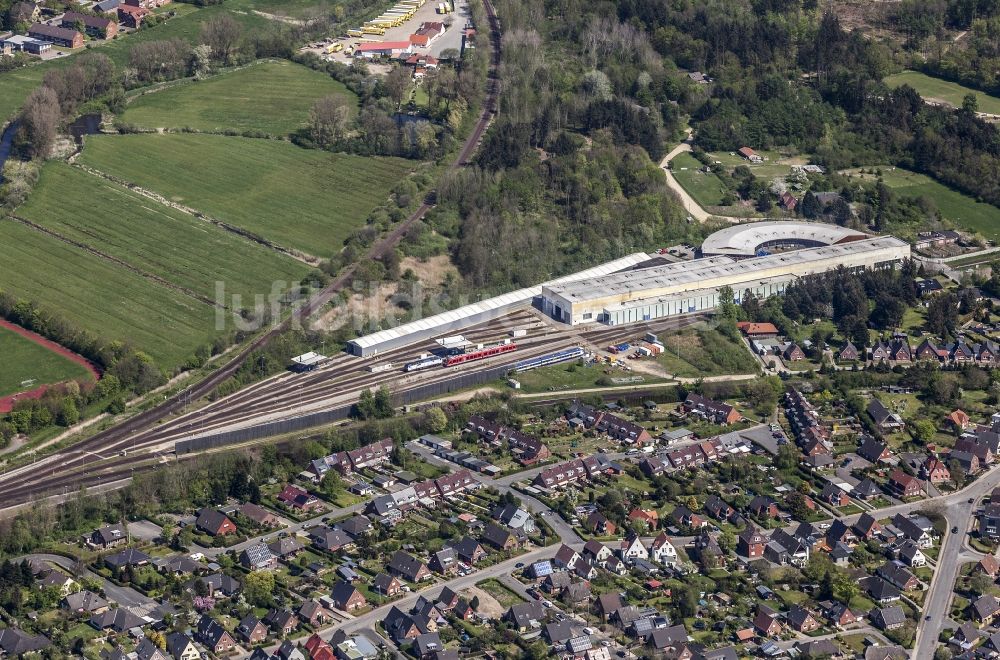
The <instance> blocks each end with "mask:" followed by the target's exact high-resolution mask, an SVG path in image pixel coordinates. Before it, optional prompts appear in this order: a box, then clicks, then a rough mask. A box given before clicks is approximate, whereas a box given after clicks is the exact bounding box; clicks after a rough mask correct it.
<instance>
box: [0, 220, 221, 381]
mask: <svg viewBox="0 0 1000 660" xmlns="http://www.w3.org/2000/svg"><path fill="white" fill-rule="evenodd" d="M0 263H2V264H3V269H2V270H0V289H3V290H5V291H8V292H10V293H12V294H14V295H16V296H18V297H19V298H25V299H28V300H32V301H35V302H37V303H39V304H40V305H41V306H42V307H43V308H44V309H46V310H50V311H52V312H54V313H56V314H57V315H58V316H61V317H64V318H67V319H70V320H71V321H72V322H73V323H74V324H75V325H77V326H79V327H80V328H83V329H84V330H88V331H89V332H91V333H92V334H94V335H96V336H99V337H104V338H107V339H108V340H121V341H125V342H128V343H130V344H132V345H133V346H136V347H137V348H139V349H141V350H144V351H146V352H148V353H149V354H150V355H152V356H153V357H154V358H155V359H156V360H157V362H158V363H159V364H160V365H161V366H164V367H167V368H170V367H173V366H176V365H178V364H180V363H182V362H184V361H185V360H186V359H187V358H188V357H189V356H190V355H191V354H192V352H193V351H194V349H195V348H196V347H198V346H199V345H202V344H205V343H207V342H209V341H210V340H211V339H212V338H213V337H214V336H215V334H216V333H215V309H214V307H212V306H211V305H207V304H205V303H202V302H199V301H197V300H195V299H194V298H192V297H191V296H187V295H184V294H183V293H180V292H178V291H175V290H172V289H169V288H167V287H165V286H162V285H159V284H156V283H154V282H152V281H150V280H149V279H147V278H144V277H142V276H140V275H137V274H135V273H132V272H130V271H128V270H127V269H125V268H123V267H121V266H118V265H115V264H113V263H110V262H108V261H106V260H104V259H101V258H100V257H97V256H94V255H91V254H88V253H86V252H84V251H83V250H80V249H79V248H76V247H73V246H71V245H67V244H66V243H63V242H62V241H60V240H58V239H56V238H53V237H51V236H47V235H45V234H43V233H41V232H39V231H37V230H34V229H31V228H29V227H26V226H24V225H22V224H21V223H18V222H15V221H13V220H3V221H0Z"/></svg>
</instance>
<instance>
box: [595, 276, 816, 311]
mask: <svg viewBox="0 0 1000 660" xmlns="http://www.w3.org/2000/svg"><path fill="white" fill-rule="evenodd" d="M797 279H799V276H798V275H776V276H774V277H764V278H761V279H758V280H748V281H747V282H744V283H741V284H740V290H741V291H743V290H745V289H756V288H757V287H761V286H764V285H765V284H782V283H787V282H793V281H795V280H797ZM717 291H718V289H717V288H714V287H713V288H709V289H700V288H699V289H686V290H684V291H678V292H677V293H670V294H667V295H663V296H651V297H649V298H634V299H632V300H626V301H623V302H620V303H614V304H611V305H606V306H605V307H604V309H605V311H608V312H617V311H621V310H625V309H633V308H640V307H648V306H650V305H656V304H662V303H669V302H671V301H674V300H685V299H689V298H697V297H699V296H709V295H712V294H714V293H716V292H717Z"/></svg>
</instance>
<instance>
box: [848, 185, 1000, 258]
mask: <svg viewBox="0 0 1000 660" xmlns="http://www.w3.org/2000/svg"><path fill="white" fill-rule="evenodd" d="M866 169H869V170H871V169H872V168H870V167H869V168H866ZM881 171H882V180H883V181H884V182H885V185H887V186H889V187H890V188H892V189H893V190H894V191H896V192H897V193H899V194H900V195H905V196H907V197H918V196H921V195H925V196H927V197H929V198H931V199H933V200H934V203H935V204H937V207H938V209H939V210H940V211H941V215H942V216H943V217H944V218H945V219H946V220H950V221H951V222H952V223H954V224H955V225H956V226H957V227H958V228H960V229H969V230H974V231H978V232H979V233H981V234H982V235H983V236H985V237H987V238H991V239H994V240H996V239H1000V208H997V207H995V206H993V205H992V204H986V203H984V202H977V201H976V200H974V199H972V198H971V197H968V196H967V195H963V194H962V193H960V192H957V191H955V190H952V189H951V188H949V187H948V186H945V185H943V184H940V183H938V182H937V181H935V180H934V179H932V178H930V177H928V176H925V175H923V174H917V173H916V172H911V171H909V170H904V169H902V168H899V167H883V168H882V170H881ZM851 173H852V174H853V175H854V176H862V177H864V178H867V179H874V178H876V175H874V174H863V175H861V174H858V173H857V171H856V170H852V171H851Z"/></svg>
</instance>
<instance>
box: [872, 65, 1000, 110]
mask: <svg viewBox="0 0 1000 660" xmlns="http://www.w3.org/2000/svg"><path fill="white" fill-rule="evenodd" d="M885 84H886V85H888V86H889V87H892V88H893V89H895V88H896V87H899V86H901V85H909V86H910V87H912V88H913V89H915V90H917V92H919V94H920V96H922V97H924V98H925V99H935V100H937V101H944V102H945V103H947V104H949V105H953V106H955V107H956V108H960V107H962V100H963V99H964V98H965V95H966V94H975V95H976V100H977V101H978V102H979V111H980V112H988V113H990V114H994V115H996V114H1000V99H998V98H997V97H995V96H990V95H989V94H984V93H983V92H980V91H979V90H975V89H972V88H971V87H965V86H964V85H959V84H958V83H954V82H950V81H948V80H942V79H941V78H934V77H933V76H928V75H927V74H924V73H920V72H918V71H903V72H902V73H897V74H896V75H894V76H889V77H888V78H886V79H885Z"/></svg>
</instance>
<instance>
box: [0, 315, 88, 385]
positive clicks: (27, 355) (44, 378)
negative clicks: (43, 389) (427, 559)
mask: <svg viewBox="0 0 1000 660" xmlns="http://www.w3.org/2000/svg"><path fill="white" fill-rule="evenodd" d="M0 356H2V357H3V369H0V396H6V395H8V394H14V393H16V392H23V391H25V390H30V389H34V388H36V387H38V386H39V385H47V384H50V383H58V382H61V381H64V380H73V379H82V380H89V379H90V374H89V373H88V372H87V370H86V369H84V368H83V367H82V366H81V365H79V364H77V363H75V362H73V361H72V360H69V359H67V358H65V357H63V356H62V355H59V354H58V353H55V352H53V351H50V350H48V349H47V348H45V347H44V346H39V345H38V344H36V343H35V342H33V341H31V340H29V339H26V338H24V337H22V336H21V335H19V334H17V333H16V332H14V331H13V330H8V329H7V328H4V327H0Z"/></svg>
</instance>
